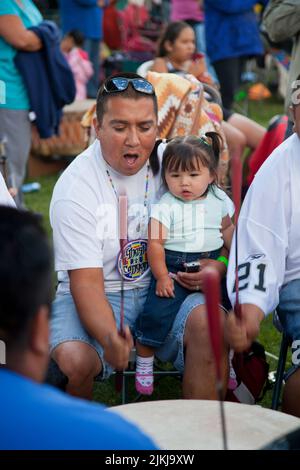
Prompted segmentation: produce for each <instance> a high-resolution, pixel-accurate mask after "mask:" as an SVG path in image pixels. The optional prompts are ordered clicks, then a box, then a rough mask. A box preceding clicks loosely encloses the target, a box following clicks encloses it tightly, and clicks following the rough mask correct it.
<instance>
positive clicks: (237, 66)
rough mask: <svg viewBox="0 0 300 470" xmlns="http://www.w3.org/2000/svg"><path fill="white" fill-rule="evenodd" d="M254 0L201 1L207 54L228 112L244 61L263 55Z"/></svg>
mask: <svg viewBox="0 0 300 470" xmlns="http://www.w3.org/2000/svg"><path fill="white" fill-rule="evenodd" d="M266 2H267V0H262V1H261V2H260V3H263V4H265V3H266ZM256 3H258V2H257V0H227V1H226V2H225V1H224V0H204V9H205V34H206V45H207V53H208V56H209V58H210V60H211V62H212V65H213V67H214V69H215V71H216V73H217V76H218V80H219V83H220V90H221V95H222V101H223V106H224V108H226V109H227V110H229V111H231V110H232V106H233V102H234V95H235V93H236V92H237V90H238V88H239V86H240V83H241V74H242V72H243V69H244V66H245V63H246V60H247V59H248V58H250V57H254V56H259V55H261V54H263V46H262V42H261V39H260V34H259V27H258V20H257V17H256V14H255V12H254V5H255V4H256Z"/></svg>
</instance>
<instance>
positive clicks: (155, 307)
mask: <svg viewBox="0 0 300 470" xmlns="http://www.w3.org/2000/svg"><path fill="white" fill-rule="evenodd" d="M165 255H166V265H167V268H168V271H169V272H172V273H175V274H176V273H177V272H178V271H184V270H185V269H184V266H183V263H188V262H191V261H196V260H199V259H201V258H202V259H203V258H212V259H217V258H218V256H219V255H220V250H214V251H210V252H207V253H181V252H179V251H171V250H165ZM155 291H156V279H155V278H154V277H153V276H152V278H151V283H150V288H149V293H148V296H147V300H146V303H145V308H144V311H143V312H142V314H141V315H139V317H138V318H137V322H136V332H135V333H136V337H137V339H138V341H139V342H140V343H141V344H144V345H147V346H151V347H154V348H159V347H160V346H162V345H163V343H164V341H165V339H166V337H167V335H168V333H169V331H170V330H171V328H172V325H173V322H174V319H175V318H176V315H177V313H178V311H179V309H180V306H181V304H182V303H183V301H184V300H185V299H186V298H187V296H188V295H190V294H191V291H190V290H188V289H186V288H185V287H182V286H181V285H180V284H178V283H177V282H176V281H174V294H175V297H174V298H173V297H158V296H157V295H156V293H155Z"/></svg>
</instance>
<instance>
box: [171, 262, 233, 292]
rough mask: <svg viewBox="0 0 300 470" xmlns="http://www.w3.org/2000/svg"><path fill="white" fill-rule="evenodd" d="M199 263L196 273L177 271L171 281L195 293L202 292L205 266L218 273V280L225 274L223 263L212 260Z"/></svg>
mask: <svg viewBox="0 0 300 470" xmlns="http://www.w3.org/2000/svg"><path fill="white" fill-rule="evenodd" d="M200 262H201V269H200V271H198V272H197V273H184V272H181V271H178V273H177V275H176V276H174V277H173V276H172V277H173V279H176V281H177V282H178V284H180V285H181V286H182V287H185V288H186V289H189V290H191V291H194V292H195V291H197V290H202V287H203V278H204V274H205V268H206V267H207V266H209V267H213V268H214V269H216V271H218V273H219V274H220V278H222V277H223V276H224V274H225V273H226V266H225V265H224V263H220V261H217V260H214V259H201V261H200Z"/></svg>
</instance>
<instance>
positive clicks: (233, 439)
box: [111, 400, 300, 450]
mask: <svg viewBox="0 0 300 470" xmlns="http://www.w3.org/2000/svg"><path fill="white" fill-rule="evenodd" d="M224 409H225V420H226V429H227V441H228V449H230V450H234V449H259V448H261V447H264V446H265V445H267V444H268V443H270V442H271V441H273V440H274V439H277V438H278V437H280V436H282V435H284V434H286V433H289V432H290V431H292V430H294V429H296V428H297V427H298V428H299V427H300V419H299V418H296V417H294V416H290V415H287V414H285V413H280V412H279V411H274V410H270V409H267V408H262V407H261V406H257V405H243V404H240V403H231V402H225V403H224ZM111 411H113V412H115V413H118V414H120V415H121V416H123V417H124V418H126V419H128V420H129V421H132V422H133V423H135V424H136V425H137V426H139V427H140V429H142V430H143V431H144V432H145V433H146V434H148V435H149V436H150V437H151V438H152V439H153V440H154V442H155V443H156V444H157V446H158V447H160V448H161V449H168V450H175V449H182V450H183V449H194V450H196V449H199V450H200V449H202V450H204V449H205V450H209V449H222V448H223V442H222V430H221V416H220V404H219V402H217V401H209V400H165V401H151V402H150V401H149V402H143V403H133V404H129V405H121V406H116V407H113V408H111Z"/></svg>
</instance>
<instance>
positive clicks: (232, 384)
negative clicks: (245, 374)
mask: <svg viewBox="0 0 300 470" xmlns="http://www.w3.org/2000/svg"><path fill="white" fill-rule="evenodd" d="M233 354H234V351H233V349H231V350H230V352H229V380H228V388H229V390H235V389H236V387H237V380H236V373H235V371H234V368H233V365H232V358H233Z"/></svg>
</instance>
